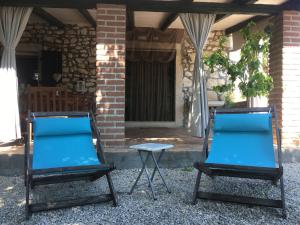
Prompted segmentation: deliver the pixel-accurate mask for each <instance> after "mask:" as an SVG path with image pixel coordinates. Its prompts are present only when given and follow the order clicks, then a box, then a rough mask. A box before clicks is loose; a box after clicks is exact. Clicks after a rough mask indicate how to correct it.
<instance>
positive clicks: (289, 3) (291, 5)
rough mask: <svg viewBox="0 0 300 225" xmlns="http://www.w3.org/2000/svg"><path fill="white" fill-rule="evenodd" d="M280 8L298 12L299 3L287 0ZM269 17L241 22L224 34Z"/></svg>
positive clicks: (258, 17)
mask: <svg viewBox="0 0 300 225" xmlns="http://www.w3.org/2000/svg"><path fill="white" fill-rule="evenodd" d="M280 7H281V8H282V9H287V10H292V9H293V10H300V1H299V0H288V1H287V2H285V3H282V4H281V5H280ZM268 17H270V16H262V15H261V16H254V17H252V18H250V19H248V20H246V21H243V22H241V23H238V24H236V25H234V26H232V27H229V28H227V29H226V30H225V34H226V35H228V34H231V33H234V32H237V31H239V30H241V29H242V28H244V27H245V26H247V24H248V23H250V22H251V21H253V22H255V23H257V22H259V21H262V20H264V19H266V18H268Z"/></svg>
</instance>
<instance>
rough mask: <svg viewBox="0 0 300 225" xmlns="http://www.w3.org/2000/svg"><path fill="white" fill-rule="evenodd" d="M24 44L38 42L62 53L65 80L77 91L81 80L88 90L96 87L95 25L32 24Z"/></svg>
mask: <svg viewBox="0 0 300 225" xmlns="http://www.w3.org/2000/svg"><path fill="white" fill-rule="evenodd" d="M20 44H23V45H26V44H37V45H41V49H42V50H45V51H59V52H62V61H63V62H62V83H63V85H66V86H67V87H68V88H69V89H70V90H72V91H75V87H76V82H77V81H78V80H83V81H85V84H86V90H87V91H88V92H91V93H92V92H95V90H96V32H95V29H94V28H91V27H79V26H77V25H66V27H65V29H58V28H57V27H53V26H49V25H47V24H28V25H27V27H26V30H25V32H24V34H23V36H22V38H21V41H20Z"/></svg>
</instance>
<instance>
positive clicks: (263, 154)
mask: <svg viewBox="0 0 300 225" xmlns="http://www.w3.org/2000/svg"><path fill="white" fill-rule="evenodd" d="M216 117H217V119H216V120H215V121H214V127H215V129H214V134H213V140H212V143H211V148H210V152H209V155H208V158H207V160H206V162H207V163H215V164H225V165H239V166H255V167H268V168H276V162H275V155H274V146H273V133H272V129H271V127H272V124H271V117H270V114H231V115H216ZM246 119H247V120H246ZM259 122H261V123H262V125H259ZM219 123H220V124H219ZM268 125H269V126H268ZM268 127H270V129H267V128H268ZM216 128H217V129H216ZM246 128H248V130H247V129H246ZM237 130H241V131H237Z"/></svg>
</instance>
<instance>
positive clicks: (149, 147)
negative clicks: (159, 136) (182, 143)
mask: <svg viewBox="0 0 300 225" xmlns="http://www.w3.org/2000/svg"><path fill="white" fill-rule="evenodd" d="M173 147H174V145H171V144H159V143H144V144H139V145H131V146H130V147H129V148H131V149H135V150H144V151H152V152H154V151H161V150H163V149H170V148H173Z"/></svg>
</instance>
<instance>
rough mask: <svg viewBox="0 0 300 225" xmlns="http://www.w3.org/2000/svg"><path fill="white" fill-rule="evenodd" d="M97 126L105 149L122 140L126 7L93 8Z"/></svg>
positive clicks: (104, 6)
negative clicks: (94, 16)
mask: <svg viewBox="0 0 300 225" xmlns="http://www.w3.org/2000/svg"><path fill="white" fill-rule="evenodd" d="M96 19H97V34H96V41H97V53H96V55H97V56H96V57H97V59H96V61H97V90H96V104H97V105H96V108H97V126H98V128H100V131H101V138H102V141H103V143H104V145H105V146H122V145H124V138H125V117H124V113H125V50H126V48H125V34H126V7H125V6H123V5H109V4H98V5H97V18H96Z"/></svg>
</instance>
